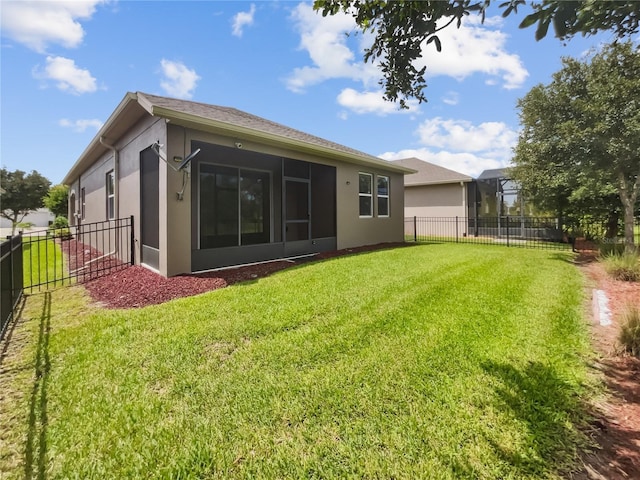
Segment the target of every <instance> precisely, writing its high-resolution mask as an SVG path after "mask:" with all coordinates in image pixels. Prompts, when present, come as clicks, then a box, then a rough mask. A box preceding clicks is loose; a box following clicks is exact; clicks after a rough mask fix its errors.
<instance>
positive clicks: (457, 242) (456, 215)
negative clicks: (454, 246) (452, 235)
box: [456, 215, 458, 243]
mask: <svg viewBox="0 0 640 480" xmlns="http://www.w3.org/2000/svg"><path fill="white" fill-rule="evenodd" d="M456 243H458V216H457V215H456Z"/></svg>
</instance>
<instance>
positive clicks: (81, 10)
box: [0, 0, 106, 53]
mask: <svg viewBox="0 0 640 480" xmlns="http://www.w3.org/2000/svg"><path fill="white" fill-rule="evenodd" d="M101 3H106V0H82V1H73V0H68V1H46V2H44V1H29V0H23V1H3V2H2V15H1V16H0V17H1V30H2V36H4V37H7V38H11V39H12V40H14V41H16V42H19V43H22V44H23V45H26V46H27V47H28V48H30V49H32V50H35V51H37V52H39V53H44V52H45V50H46V47H47V45H49V44H57V45H62V46H63V47H66V48H74V47H77V46H78V45H80V43H82V39H83V38H84V29H83V28H82V25H81V24H80V23H79V20H88V19H89V18H91V16H92V15H93V13H94V12H95V10H96V7H97V6H98V5H99V4H101Z"/></svg>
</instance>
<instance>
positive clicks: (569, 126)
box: [513, 43, 640, 243]
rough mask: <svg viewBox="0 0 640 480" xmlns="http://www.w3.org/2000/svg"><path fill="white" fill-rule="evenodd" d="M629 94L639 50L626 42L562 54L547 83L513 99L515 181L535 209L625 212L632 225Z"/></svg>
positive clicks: (639, 154)
mask: <svg viewBox="0 0 640 480" xmlns="http://www.w3.org/2000/svg"><path fill="white" fill-rule="evenodd" d="M637 98H640V53H639V52H638V50H637V48H635V46H634V45H633V44H631V43H613V44H611V45H607V46H605V47H604V48H603V49H602V51H601V52H600V53H598V54H596V55H594V56H593V57H592V59H591V61H590V62H580V61H578V60H575V59H571V58H565V59H564V60H563V68H562V70H560V71H559V72H556V73H555V74H554V75H553V81H552V82H551V83H550V84H548V85H538V86H536V87H534V88H533V89H532V90H531V91H530V92H529V93H527V95H526V96H525V97H524V98H522V99H521V100H520V101H519V102H518V109H519V110H520V122H521V124H522V126H523V129H522V133H521V135H520V138H519V142H518V145H517V146H516V149H515V156H514V159H513V161H514V163H515V165H516V167H515V168H514V175H515V177H516V179H517V180H519V181H520V183H521V184H522V185H523V187H524V188H525V190H527V191H528V192H529V193H530V194H531V195H533V197H534V200H535V201H536V202H537V203H538V204H539V205H540V206H544V207H546V208H552V209H553V210H555V211H557V212H560V213H564V214H566V213H574V214H577V215H585V214H590V215H601V214H604V215H609V216H610V217H611V218H614V217H615V218H617V216H618V215H619V213H620V212H622V211H625V212H626V215H625V218H626V219H627V220H625V222H626V223H628V222H630V221H631V222H632V221H633V211H634V208H637V205H638V194H639V192H640V181H638V180H637V179H638V178H639V174H640V109H638V108H634V107H635V106H636V103H635V99H637ZM629 105H632V107H631V108H629ZM621 178H622V179H623V180H621ZM628 219H630V220H628ZM616 221H617V220H616ZM628 241H631V243H633V236H632V235H631V238H630V239H629V240H628Z"/></svg>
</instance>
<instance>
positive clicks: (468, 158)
mask: <svg viewBox="0 0 640 480" xmlns="http://www.w3.org/2000/svg"><path fill="white" fill-rule="evenodd" d="M378 156H379V157H380V158H382V159H384V160H400V159H402V158H410V157H416V158H419V159H420V160H424V161H425V162H429V163H434V164H436V165H440V166H441V167H445V168H448V169H450V170H455V171H456V172H460V173H464V174H465V175H469V176H471V177H474V178H476V177H478V175H480V173H482V171H483V170H487V169H493V168H501V167H505V166H506V165H507V164H506V163H505V162H501V161H499V160H497V159H495V158H491V157H484V156H482V155H474V154H473V153H462V152H458V153H456V152H447V151H440V152H434V151H432V150H429V149H428V148H418V149H406V150H400V151H398V152H385V153H383V154H381V155H378Z"/></svg>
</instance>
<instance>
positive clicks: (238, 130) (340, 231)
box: [63, 92, 413, 276]
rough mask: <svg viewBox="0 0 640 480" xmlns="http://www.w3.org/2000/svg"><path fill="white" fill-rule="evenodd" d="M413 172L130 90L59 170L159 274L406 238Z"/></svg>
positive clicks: (264, 123)
mask: <svg viewBox="0 0 640 480" xmlns="http://www.w3.org/2000/svg"><path fill="white" fill-rule="evenodd" d="M412 171H413V170H411V169H410V168H407V167H405V166H403V165H401V164H396V163H391V162H387V161H384V160H381V159H379V158H377V157H373V156H371V155H368V154H366V153H363V152H360V151H358V150H354V149H352V148H349V147H346V146H343V145H338V144H336V143H333V142H330V141H328V140H325V139H322V138H319V137H316V136H313V135H310V134H307V133H304V132H301V131H298V130H295V129H293V128H289V127H286V126H284V125H281V124H278V123H275V122H272V121H270V120H266V119H264V118H260V117H257V116H255V115H251V114H249V113H246V112H242V111H240V110H237V109H234V108H228V107H220V106H215V105H209V104H204V103H198V102H192V101H186V100H178V99H174V98H167V97H160V96H156V95H150V94H146V93H140V92H137V93H131V92H130V93H127V94H126V95H125V97H124V99H123V100H122V101H121V102H120V104H119V105H118V106H117V108H116V109H115V111H114V112H113V113H112V114H111V116H110V117H109V119H108V120H107V121H106V123H105V124H104V125H103V127H102V128H101V129H100V131H99V132H98V134H97V135H96V136H95V137H94V139H93V140H92V141H91V143H90V144H89V145H88V146H87V147H86V149H85V150H84V152H83V153H82V155H81V156H80V158H79V159H78V160H77V161H76V162H75V164H74V165H73V167H72V168H71V170H70V171H69V172H68V173H67V175H66V176H65V178H64V180H63V183H64V184H65V185H68V186H69V187H70V194H69V209H70V212H69V213H70V217H69V218H71V219H72V220H73V222H72V223H74V224H76V225H77V224H79V223H80V224H82V223H89V222H97V221H105V220H114V219H118V218H124V217H129V216H133V218H134V236H135V248H134V250H135V262H136V263H139V264H142V265H145V266H147V267H149V268H151V269H153V270H156V271H158V272H159V273H161V274H162V275H165V276H173V275H177V274H181V273H188V272H197V271H203V270H208V269H214V268H219V267H225V266H232V265H240V264H246V263H251V262H259V261H266V260H273V259H279V258H287V257H292V256H297V255H305V254H312V253H317V252H322V251H330V250H335V249H344V248H351V247H357V246H363V245H370V244H377V243H382V242H399V241H403V238H404V237H403V217H404V196H403V190H404V174H405V173H411V172H412Z"/></svg>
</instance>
